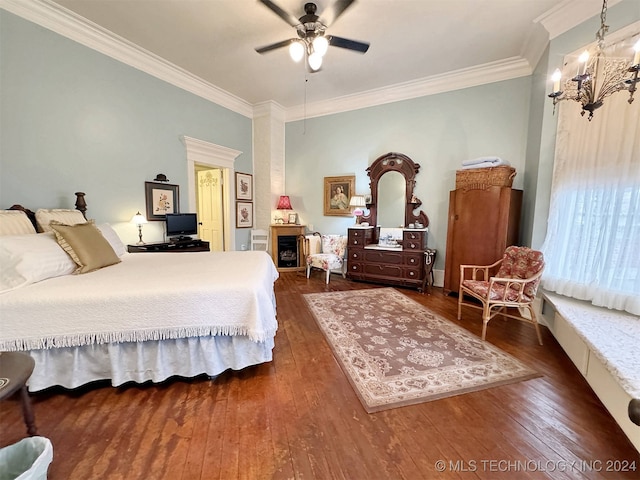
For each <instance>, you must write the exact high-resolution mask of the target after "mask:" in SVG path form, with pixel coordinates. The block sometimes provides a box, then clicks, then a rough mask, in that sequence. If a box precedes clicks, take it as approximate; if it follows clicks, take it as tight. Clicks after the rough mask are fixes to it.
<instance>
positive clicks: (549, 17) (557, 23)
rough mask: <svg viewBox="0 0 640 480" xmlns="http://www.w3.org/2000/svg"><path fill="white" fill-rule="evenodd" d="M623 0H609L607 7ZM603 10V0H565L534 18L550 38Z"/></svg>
mask: <svg viewBox="0 0 640 480" xmlns="http://www.w3.org/2000/svg"><path fill="white" fill-rule="evenodd" d="M621 1H622V0H609V1H608V3H607V8H611V7H613V6H614V5H615V4H616V3H619V2H621ZM601 11H602V0H565V1H564V2H562V3H559V4H558V5H556V6H555V7H553V8H552V9H550V10H548V11H547V12H545V13H543V14H542V15H540V16H539V17H538V18H536V19H534V20H533V22H534V23H540V24H542V26H543V27H544V28H545V29H546V30H547V32H549V39H550V40H553V39H554V38H556V37H558V36H560V35H562V34H563V33H564V32H567V31H569V30H571V29H572V28H573V27H576V26H578V25H580V24H581V23H583V22H585V21H587V20H589V19H590V18H591V17H593V16H594V15H598V14H599V13H600V12H601Z"/></svg>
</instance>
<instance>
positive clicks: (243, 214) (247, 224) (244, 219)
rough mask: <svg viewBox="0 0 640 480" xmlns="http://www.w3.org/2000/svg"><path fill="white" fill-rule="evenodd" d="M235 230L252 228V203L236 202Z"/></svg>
mask: <svg viewBox="0 0 640 480" xmlns="http://www.w3.org/2000/svg"><path fill="white" fill-rule="evenodd" d="M236 228H253V203H252V202H236Z"/></svg>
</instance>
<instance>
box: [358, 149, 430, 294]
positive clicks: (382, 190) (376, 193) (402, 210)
mask: <svg viewBox="0 0 640 480" xmlns="http://www.w3.org/2000/svg"><path fill="white" fill-rule="evenodd" d="M419 170H420V165H419V164H417V163H415V162H414V161H413V160H411V159H410V158H409V157H407V156H406V155H403V154H401V153H393V152H391V153H387V154H386V155H383V156H381V157H379V158H377V159H376V160H375V161H374V162H373V163H372V164H371V166H370V167H369V168H368V169H367V174H368V175H369V178H370V179H371V182H370V187H371V203H370V204H368V205H367V208H368V209H369V213H368V214H367V215H364V216H363V217H362V222H363V223H365V225H364V226H363V225H362V224H361V225H360V226H354V227H352V228H349V232H348V236H349V244H348V245H349V246H348V251H347V254H348V262H347V275H348V277H349V278H351V279H353V280H362V281H367V282H376V283H384V284H389V285H399V286H407V287H415V288H418V289H422V288H424V282H423V280H424V279H425V278H426V273H427V272H426V269H425V258H426V255H425V252H427V251H428V250H427V232H428V230H427V227H428V226H429V217H427V215H426V214H425V213H424V212H423V211H422V210H419V208H420V206H421V205H422V202H421V201H420V199H419V198H417V197H416V195H415V193H414V187H415V184H416V180H415V177H416V175H417V173H418V171H419ZM416 210H419V212H418V213H416ZM367 224H368V226H367Z"/></svg>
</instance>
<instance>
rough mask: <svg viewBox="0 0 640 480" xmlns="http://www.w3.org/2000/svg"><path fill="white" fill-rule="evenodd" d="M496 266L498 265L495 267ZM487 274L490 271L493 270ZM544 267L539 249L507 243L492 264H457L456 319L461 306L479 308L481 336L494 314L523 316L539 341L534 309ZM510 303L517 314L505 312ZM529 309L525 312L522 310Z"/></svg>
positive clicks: (513, 316)
mask: <svg viewBox="0 0 640 480" xmlns="http://www.w3.org/2000/svg"><path fill="white" fill-rule="evenodd" d="M498 267H499V269H498ZM496 269H498V271H497V273H496V274H495V276H490V275H491V273H490V272H495V270H496ZM543 270H544V257H543V255H542V252H538V251H536V250H532V249H530V248H527V247H515V246H512V247H507V249H506V250H505V252H504V256H503V257H502V258H501V259H500V260H498V261H497V262H495V263H493V264H491V265H460V290H459V292H458V320H460V318H461V313H462V306H463V305H466V306H468V307H473V308H479V309H481V310H482V340H484V339H485V337H486V334H487V324H488V323H489V320H491V319H492V318H493V317H495V316H496V315H498V314H500V315H502V316H504V317H509V318H515V319H518V320H524V321H527V322H530V323H532V324H533V325H534V327H535V329H536V334H537V335H538V342H539V343H540V345H542V336H541V335H540V327H539V326H538V320H537V319H536V314H535V312H534V310H533V306H532V303H533V300H534V299H535V297H536V292H537V290H538V285H539V284H540V277H541V276H542V272H543ZM465 295H468V296H470V297H473V298H475V299H476V300H478V301H479V302H480V304H481V305H477V304H476V303H469V302H465V301H464V297H465ZM510 307H513V308H514V309H515V311H517V312H518V313H519V315H516V314H511V313H507V308H510ZM523 312H528V315H527V314H522V313H523Z"/></svg>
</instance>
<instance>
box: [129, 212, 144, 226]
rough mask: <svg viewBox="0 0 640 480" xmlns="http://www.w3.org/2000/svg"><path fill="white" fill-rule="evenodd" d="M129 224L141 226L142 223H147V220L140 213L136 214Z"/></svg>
mask: <svg viewBox="0 0 640 480" xmlns="http://www.w3.org/2000/svg"><path fill="white" fill-rule="evenodd" d="M131 223H135V224H136V225H142V224H143V223H147V219H146V218H145V216H144V215H142V214H141V213H140V212H138V213H136V214H135V215H134V216H133V218H131Z"/></svg>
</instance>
